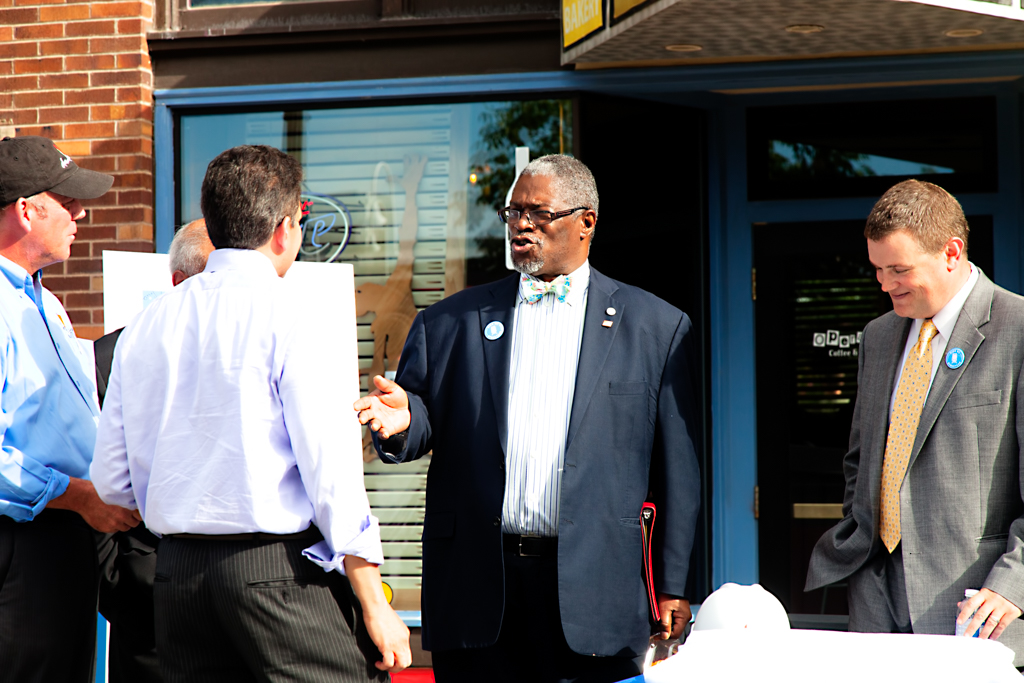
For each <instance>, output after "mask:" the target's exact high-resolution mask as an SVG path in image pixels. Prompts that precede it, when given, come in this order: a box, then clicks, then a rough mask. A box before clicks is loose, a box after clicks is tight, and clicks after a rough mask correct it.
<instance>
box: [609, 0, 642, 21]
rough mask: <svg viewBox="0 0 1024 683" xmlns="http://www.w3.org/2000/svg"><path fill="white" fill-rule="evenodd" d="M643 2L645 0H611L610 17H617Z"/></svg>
mask: <svg viewBox="0 0 1024 683" xmlns="http://www.w3.org/2000/svg"><path fill="white" fill-rule="evenodd" d="M645 2H647V0H612V18H614V19H618V18H619V17H621V16H622V15H623V14H625V13H626V12H628V11H629V10H631V9H633V8H634V7H639V6H640V5H642V4H644V3H645Z"/></svg>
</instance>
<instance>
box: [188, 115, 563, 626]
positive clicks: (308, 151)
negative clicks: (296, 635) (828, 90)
mask: <svg viewBox="0 0 1024 683" xmlns="http://www.w3.org/2000/svg"><path fill="white" fill-rule="evenodd" d="M571 121H572V102H571V101H569V100H532V101H508V102H486V103H466V104H432V105H417V106H396V107H372V108H348V109H305V110H288V111H283V110H278V111H262V112H245V113H208V114H190V115H182V116H181V117H180V119H179V120H178V130H179V131H180V137H179V145H178V164H179V177H178V184H177V187H178V193H179V194H178V224H179V225H180V224H183V223H186V222H188V221H190V220H193V219H195V218H198V217H200V215H201V212H200V208H199V198H200V188H201V185H202V180H203V176H204V174H205V173H206V167H207V165H208V164H209V162H210V161H211V160H212V159H213V158H214V157H215V156H216V155H217V154H219V153H220V152H222V151H224V150H225V149H228V148H230V147H233V146H235V145H241V144H263V145H271V146H273V147H277V148H279V149H281V150H284V151H286V152H288V153H289V154H291V155H293V156H295V157H296V158H297V159H299V160H300V161H301V162H302V165H303V169H304V171H305V181H304V183H303V190H304V196H303V198H304V200H305V201H306V202H308V203H309V204H308V208H309V210H310V212H309V215H308V217H307V218H306V219H305V220H304V223H303V244H302V248H301V250H300V253H299V259H300V260H308V261H320V262H331V263H350V264H352V266H353V267H354V269H355V276H356V309H357V315H359V316H360V317H359V318H358V320H357V322H358V326H357V330H358V339H359V367H360V382H361V386H362V390H363V391H366V389H367V383H368V378H369V377H371V376H373V375H376V374H385V373H386V372H392V371H394V370H395V369H396V368H397V365H398V359H399V355H400V353H401V350H402V346H403V344H404V342H405V337H406V333H407V332H408V330H409V326H410V324H411V323H412V320H413V317H415V315H416V313H417V311H419V310H422V309H423V308H425V307H427V306H429V305H430V304H432V303H435V302H437V301H440V300H441V299H442V298H444V297H445V296H448V295H450V294H453V293H455V292H458V291H459V290H462V289H464V288H465V287H469V286H473V285H477V284H482V283H486V282H491V281H493V280H496V279H499V278H502V277H505V276H506V275H507V274H508V273H509V270H507V269H506V266H505V233H504V226H503V225H502V224H501V222H500V221H499V220H498V218H497V214H496V210H497V209H498V208H500V207H502V206H505V203H506V194H507V192H508V190H509V187H510V186H511V183H512V181H513V179H514V177H515V150H516V148H517V147H528V148H529V149H530V158H536V157H538V156H540V155H542V154H550V153H559V152H569V151H571V150H572V147H573V145H572V134H573V131H572V125H571ZM364 447H365V451H364V453H365V456H364V457H365V459H366V460H367V465H366V467H365V471H366V481H367V490H368V492H369V495H370V503H371V505H372V506H373V508H374V512H375V514H376V515H377V516H378V517H379V518H380V520H381V523H382V535H383V537H384V540H385V555H386V556H387V557H388V562H387V564H386V565H385V569H386V570H387V571H388V572H389V573H390V574H389V577H387V578H386V579H385V580H387V581H388V583H389V584H390V585H391V587H392V588H393V589H395V594H396V600H398V601H399V604H398V607H399V608H403V607H404V608H410V609H418V604H419V597H418V589H419V567H420V559H419V557H420V555H419V547H420V544H419V539H420V532H421V530H422V527H421V526H420V525H422V521H423V505H424V500H425V499H424V493H423V489H424V486H425V483H426V482H425V479H426V464H427V463H426V462H421V463H417V464H415V465H410V466H403V467H401V468H394V467H391V468H389V467H386V466H383V465H381V464H380V463H377V462H375V460H376V456H375V455H374V454H373V453H372V447H371V446H370V445H369V437H368V436H367V437H366V439H365V440H364ZM424 460H425V461H426V460H427V459H424ZM407 591H413V592H414V593H415V595H414V596H413V595H411V594H408V593H406V592H407ZM404 593H405V596H404V598H403V594H404Z"/></svg>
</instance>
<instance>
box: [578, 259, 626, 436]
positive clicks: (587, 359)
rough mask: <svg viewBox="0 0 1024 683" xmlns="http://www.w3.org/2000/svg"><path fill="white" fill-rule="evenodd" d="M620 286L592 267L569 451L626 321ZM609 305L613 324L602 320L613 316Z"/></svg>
mask: <svg viewBox="0 0 1024 683" xmlns="http://www.w3.org/2000/svg"><path fill="white" fill-rule="evenodd" d="M618 288H619V287H618V285H616V284H615V282H614V281H612V280H611V279H610V278H607V277H605V276H604V275H602V274H601V273H599V272H597V271H596V270H594V269H593V268H591V269H590V289H589V290H588V292H587V312H586V314H585V316H584V322H583V341H582V342H581V343H580V357H579V361H578V362H577V364H576V389H575V391H574V392H573V398H572V412H571V413H570V415H569V432H568V434H567V436H566V440H565V450H566V451H568V450H569V447H570V446H571V445H572V440H573V437H575V436H576V431H577V430H578V429H579V427H580V422H582V420H583V416H584V415H585V414H586V412H587V407H588V406H589V405H590V399H591V398H592V397H593V395H594V389H595V388H597V381H598V379H599V377H600V376H601V369H602V368H603V367H604V363H605V359H606V358H607V357H608V351H609V350H610V349H611V347H612V342H613V341H614V340H615V335H616V334H618V331H619V328H620V327H621V326H622V325H623V324H624V322H625V320H626V312H625V310H624V309H625V305H624V304H622V303H619V302H617V301H616V299H615V296H614V295H615V292H616V290H618ZM609 307H612V308H614V309H615V312H616V315H615V317H614V318H611V320H612V321H613V324H612V326H611V327H604V326H603V325H602V324H601V323H602V322H604V321H605V320H606V319H608V318H609V317H610V316H608V315H606V314H605V310H606V309H607V308H609Z"/></svg>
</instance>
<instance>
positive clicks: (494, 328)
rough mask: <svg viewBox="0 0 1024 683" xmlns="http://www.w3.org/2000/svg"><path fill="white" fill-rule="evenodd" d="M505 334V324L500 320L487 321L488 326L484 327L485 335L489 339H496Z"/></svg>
mask: <svg viewBox="0 0 1024 683" xmlns="http://www.w3.org/2000/svg"><path fill="white" fill-rule="evenodd" d="M503 334H505V326H504V325H502V324H501V322H500V321H498V320H492V321H491V322H489V323H487V327H485V328H484V336H485V337H487V338H488V339H489V340H491V341H494V340H495V339H498V338H499V337H501V335H503Z"/></svg>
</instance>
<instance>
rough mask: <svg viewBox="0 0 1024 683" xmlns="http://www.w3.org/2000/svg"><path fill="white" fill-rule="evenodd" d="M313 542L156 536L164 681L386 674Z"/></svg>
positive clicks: (346, 588)
mask: <svg viewBox="0 0 1024 683" xmlns="http://www.w3.org/2000/svg"><path fill="white" fill-rule="evenodd" d="M313 542H315V541H311V540H309V539H305V540H301V539H298V540H286V541H269V542H265V541H222V540H203V539H184V538H175V537H166V536H165V537H164V538H162V539H161V540H160V546H159V552H158V555H157V570H156V581H155V583H154V595H155V604H156V639H157V649H158V650H159V652H160V664H161V667H162V668H163V672H164V678H165V680H167V681H168V683H236V682H238V683H241V682H243V681H244V682H246V683H248V682H250V681H264V682H278V681H290V682H296V681H310V682H313V681H317V682H320V681H373V680H377V681H386V680H388V678H389V677H388V675H387V674H386V673H384V672H381V671H379V670H378V669H377V668H376V667H375V666H374V662H375V661H378V660H379V659H380V654H379V653H378V652H377V649H376V648H375V647H374V645H373V643H372V642H371V641H370V639H369V637H368V636H367V634H366V629H365V626H364V624H363V621H362V611H361V609H360V606H359V602H358V600H356V598H355V596H354V595H353V593H352V588H351V586H350V585H349V582H348V579H346V578H345V577H344V576H342V575H341V574H339V573H337V572H325V571H324V570H323V569H321V568H320V567H318V566H317V565H315V564H313V563H312V562H310V561H309V560H307V559H306V558H305V557H303V556H302V550H303V549H304V548H308V547H309V546H310V545H311V544H312V543H313Z"/></svg>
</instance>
